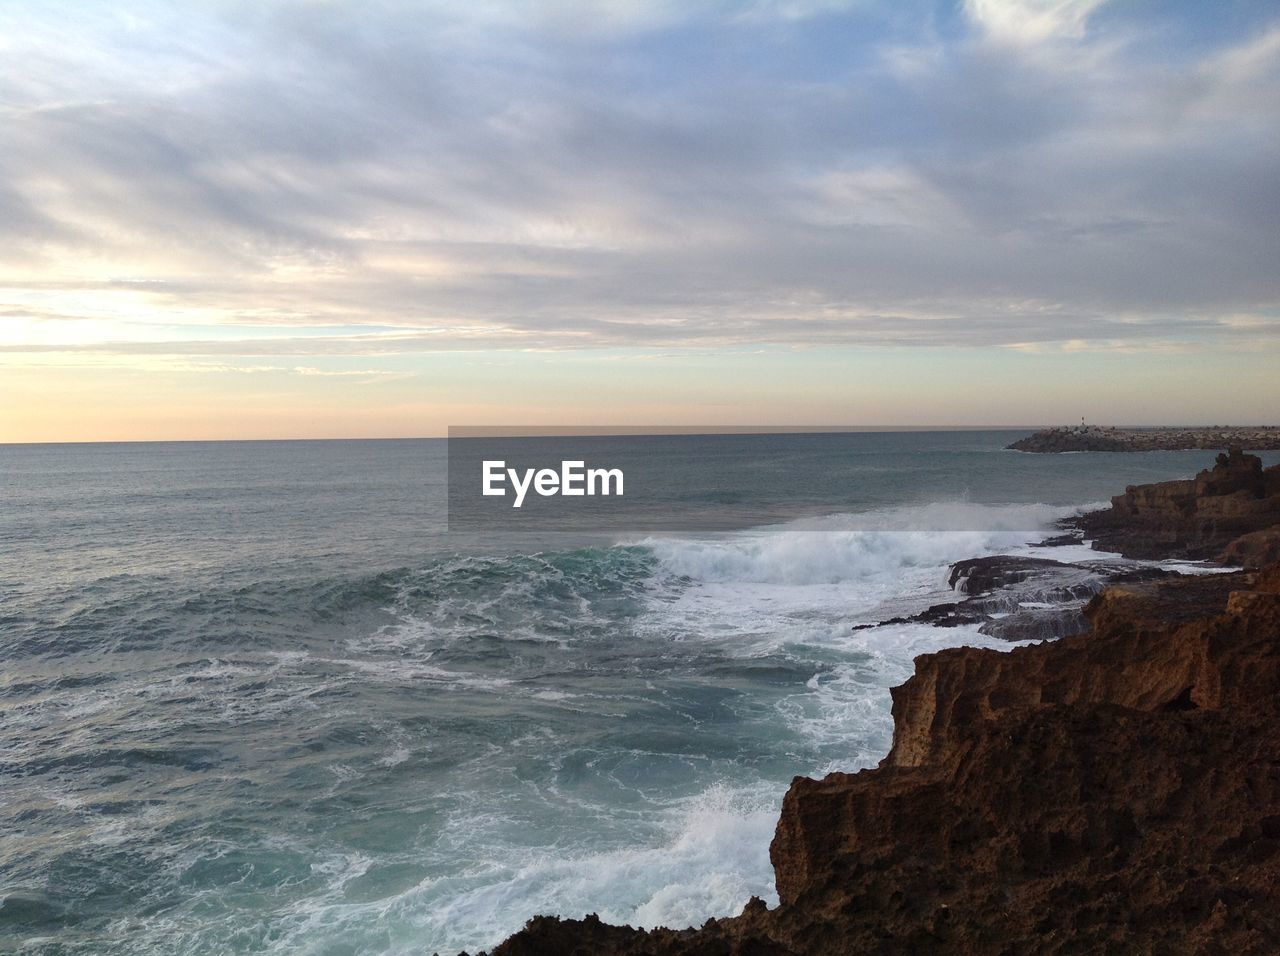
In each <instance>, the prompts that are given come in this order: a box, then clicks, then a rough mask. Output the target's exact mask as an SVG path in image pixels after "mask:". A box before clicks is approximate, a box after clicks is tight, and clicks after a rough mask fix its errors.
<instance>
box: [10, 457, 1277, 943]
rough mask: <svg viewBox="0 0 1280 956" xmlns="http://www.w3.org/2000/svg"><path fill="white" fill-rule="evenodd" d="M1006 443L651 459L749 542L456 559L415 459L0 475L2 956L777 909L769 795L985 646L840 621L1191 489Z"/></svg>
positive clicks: (565, 542)
mask: <svg viewBox="0 0 1280 956" xmlns="http://www.w3.org/2000/svg"><path fill="white" fill-rule="evenodd" d="M1014 437H1017V435H1016V434H1013V433H1009V432H949V433H948V432H936V433H924V432H915V433H873V434H855V435H807V436H765V435H757V436H734V437H732V438H723V439H721V440H719V441H718V442H717V441H711V440H706V441H701V440H698V439H691V438H689V437H685V438H682V439H678V440H677V439H672V440H671V442H672V445H671V446H670V447H669V448H668V449H667V451H668V452H669V453H670V454H672V455H676V456H678V457H679V458H680V459H681V460H682V461H683V462H684V466H683V467H686V468H693V469H697V468H699V467H705V468H706V470H707V471H706V482H705V484H706V488H707V492H708V493H707V496H706V501H705V507H724V508H728V509H731V513H732V514H735V515H738V516H739V517H740V523H741V527H737V528H736V529H734V530H729V531H724V532H717V533H714V534H712V533H706V534H693V533H690V534H683V535H682V534H662V535H649V534H634V535H628V534H626V533H624V532H616V531H615V532H610V533H608V534H606V533H603V532H600V531H596V530H593V529H592V528H591V527H589V526H584V527H580V528H575V527H573V526H572V523H571V522H570V523H568V524H567V525H566V527H565V528H564V529H562V530H561V531H558V532H556V533H546V532H541V533H537V534H535V533H532V532H528V533H514V532H513V533H509V534H504V533H502V532H500V531H498V532H485V533H482V534H481V533H470V534H467V533H461V532H457V531H455V532H454V533H449V532H448V531H447V530H446V525H445V520H444V519H445V514H444V508H445V455H446V447H445V443H444V441H443V440H423V441H385V442H355V441H344V442H279V443H277V442H246V443H174V444H139V445H40V446H0V487H2V488H3V497H2V498H0V660H2V661H3V669H2V671H0V952H6V953H7V952H16V953H24V954H47V956H52V954H94V956H113V954H120V956H123V954H148V956H150V954H184V956H196V954H236V953H274V954H316V956H319V954H325V956H337V954H389V953H404V954H424V953H431V952H433V951H439V952H441V953H452V952H456V951H457V950H459V949H462V948H469V949H471V950H472V951H473V952H474V951H475V950H476V949H477V948H481V947H485V946H490V945H492V944H494V943H496V942H497V941H499V940H500V939H502V938H503V937H504V936H505V935H507V934H508V933H510V932H512V931H514V930H516V929H518V928H519V927H520V926H521V925H522V924H523V922H524V921H525V920H526V919H528V918H529V917H530V916H532V915H534V914H535V913H558V914H562V915H566V916H580V915H582V914H584V913H588V912H597V913H599V914H600V915H601V916H602V917H603V918H605V919H608V920H614V921H621V922H628V923H632V924H637V925H645V926H651V925H658V924H664V925H673V926H685V925H696V924H699V923H701V922H702V921H704V920H705V919H706V918H707V917H710V916H721V915H727V914H731V913H734V912H737V911H738V910H739V909H740V908H741V907H742V905H743V904H744V903H745V902H746V900H747V899H748V898H749V897H750V896H751V895H753V894H754V895H759V896H762V897H764V898H765V899H766V900H769V901H771V902H772V901H773V900H774V899H776V898H775V896H774V893H773V887H772V871H771V869H770V866H769V861H768V844H769V840H770V839H771V837H772V833H773V827H774V824H775V821H776V815H777V810H778V807H779V804H780V801H781V798H782V795H783V793H784V792H785V790H786V787H787V785H788V783H789V782H790V780H791V778H792V777H793V776H794V775H796V774H819V773H822V772H824V771H827V770H830V769H835V768H839V769H845V770H851V769H857V768H862V767H870V766H874V765H875V764H876V763H877V762H878V761H879V759H880V758H881V757H882V756H883V755H884V753H885V752H886V751H887V749H888V746H889V741H890V735H891V729H892V728H891V721H890V717H889V695H888V688H889V687H891V686H893V685H895V684H898V683H901V682H902V681H903V680H905V679H906V678H907V677H908V676H909V675H910V673H911V666H912V665H911V661H912V658H913V657H914V656H915V655H917V654H920V653H924V652H927V651H931V650H935V649H938V648H941V647H945V646H952V645H955V644H960V643H965V644H975V645H982V646H992V647H998V648H1002V649H1003V648H1007V647H1008V646H1009V645H1007V644H1004V643H1003V642H994V641H991V640H989V639H987V638H985V637H983V636H981V635H979V634H977V633H976V630H974V629H972V628H958V629H947V630H937V629H932V628H928V627H923V626H890V627H879V628H872V629H868V630H860V631H852V630H850V625H852V624H855V623H862V622H868V621H876V620H880V619H883V618H887V617H891V616H893V615H896V614H901V613H905V612H910V611H914V610H919V609H922V608H923V607H925V606H927V605H929V604H931V603H935V602H936V601H938V600H944V599H946V597H947V595H948V594H949V592H948V591H947V589H946V583H945V573H946V567H947V565H948V564H949V563H950V562H952V561H955V560H958V559H960V558H965V557H972V556H975V555H980V554H984V553H996V552H1011V551H1018V550H1021V549H1025V548H1027V547H1028V546H1030V545H1031V544H1032V543H1033V542H1035V541H1037V540H1039V539H1040V538H1042V537H1043V536H1044V535H1045V534H1047V533H1048V532H1049V529H1050V528H1051V526H1052V523H1053V521H1054V520H1056V519H1057V518H1059V517H1062V516H1065V515H1067V514H1070V513H1072V512H1073V511H1075V510H1078V509H1079V508H1081V507H1085V506H1088V505H1090V504H1093V503H1097V502H1099V501H1102V500H1105V499H1106V498H1107V497H1108V496H1109V495H1111V494H1113V493H1116V492H1118V491H1120V490H1121V489H1122V488H1123V486H1124V485H1125V484H1129V483H1133V482H1139V481H1150V480H1159V479H1165V478H1173V477H1180V476H1185V475H1189V474H1192V473H1194V472H1195V471H1196V470H1198V469H1199V468H1201V467H1203V466H1204V465H1206V464H1207V463H1208V462H1209V461H1210V458H1211V456H1210V455H1209V454H1208V453H1205V452H1169V453H1149V454H1141V455H1094V454H1080V455H1058V456H1038V455H1024V454H1018V453H1013V452H1007V451H1004V450H1003V445H1005V444H1006V443H1007V442H1008V441H1010V440H1012V439H1013V438H1014ZM708 449H710V450H712V451H713V452H714V454H712V453H711V452H710V451H708ZM700 455H705V456H706V458H705V464H700V462H702V461H703V459H702V458H700V457H699V456H700ZM1277 457H1278V456H1276V455H1275V454H1272V455H1270V456H1268V463H1271V462H1273V461H1275V460H1277ZM713 463H714V467H713V466H712V464H713ZM734 509H736V510H734Z"/></svg>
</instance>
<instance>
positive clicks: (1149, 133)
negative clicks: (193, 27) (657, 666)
mask: <svg viewBox="0 0 1280 956" xmlns="http://www.w3.org/2000/svg"><path fill="white" fill-rule="evenodd" d="M788 9H790V7H789V6H788V5H786V4H783V5H771V6H769V7H762V6H760V5H756V6H754V7H752V10H753V11H754V13H753V16H754V17H755V18H757V19H758V18H759V17H760V16H769V17H778V16H781V17H784V18H785V17H786V16H787V13H786V10H788ZM796 9H799V8H796ZM822 9H823V5H821V4H818V5H805V10H802V11H801V12H802V13H803V12H812V13H815V14H816V15H821V13H822ZM246 10H247V8H234V13H231V14H227V16H226V18H225V19H223V20H217V19H216V18H214V19H213V20H211V21H210V22H209V23H208V24H207V25H206V30H207V38H208V39H210V42H211V44H212V47H213V52H210V53H207V54H205V55H204V60H203V61H202V63H201V65H200V69H199V70H198V71H196V72H195V74H193V77H190V78H188V79H187V81H186V82H184V83H182V84H177V85H175V86H174V87H173V88H166V87H165V85H164V84H157V85H156V86H155V88H148V87H145V86H142V85H139V84H138V83H137V82H136V80H135V79H133V78H131V76H130V75H123V76H116V75H113V76H109V77H103V78H101V79H100V78H99V77H98V76H96V75H95V74H94V72H93V70H88V69H86V68H85V67H84V65H83V64H77V63H76V62H61V63H59V62H57V61H56V58H55V59H50V57H52V56H53V54H50V53H49V52H48V51H45V52H43V53H41V55H40V56H39V57H35V56H34V55H33V56H32V59H31V61H30V62H29V64H28V65H29V66H30V67H31V69H33V70H37V69H38V70H52V69H55V68H57V69H60V70H62V71H63V73H64V74H72V75H78V76H79V79H80V84H81V86H80V89H79V94H80V95H79V96H77V97H70V98H68V96H67V94H68V90H67V89H66V88H65V86H66V82H67V81H66V79H65V77H64V79H63V80H62V81H60V83H61V86H60V87H59V89H58V93H59V97H60V99H59V102H57V103H51V104H50V105H49V106H47V107H46V108H41V109H32V108H29V106H25V107H23V108H22V109H18V110H16V111H13V112H11V113H10V114H9V115H8V116H7V117H6V119H7V122H6V124H5V129H4V132H0V137H2V138H3V140H4V154H5V155H4V158H3V159H0V164H2V165H0V168H2V169H3V172H4V179H5V183H6V185H5V186H0V216H3V219H2V220H0V224H2V228H3V232H4V239H5V243H4V248H3V250H0V265H3V264H4V263H6V262H7V263H8V264H9V265H10V267H11V268H12V269H19V268H26V267H27V265H28V264H30V263H33V262H37V263H38V262H39V261H40V259H41V257H42V256H43V257H45V261H46V263H47V264H48V263H53V264H55V265H56V263H57V261H59V258H60V257H66V256H68V255H75V254H76V253H78V252H80V253H91V254H98V253H103V252H106V253H110V254H111V255H113V256H115V257H116V258H119V259H122V260H124V261H125V262H126V264H128V263H133V264H134V267H133V269H132V270H131V272H130V274H131V275H135V276H138V277H151V278H155V279H158V280H161V281H160V282H158V283H156V284H155V286H154V287H151V288H150V289H149V291H150V293H151V294H152V296H153V297H154V301H155V302H156V303H157V304H160V305H166V304H168V305H173V306H181V305H184V304H186V305H190V304H203V305H207V306H210V307H215V306H220V307H225V308H226V309H227V310H228V313H229V315H230V316H231V317H232V318H235V319H236V321H242V322H244V323H246V324H271V323H276V324H280V325H283V326H288V325H295V324H299V325H300V324H349V325H353V326H403V327H406V328H410V329H413V328H416V329H419V330H420V331H415V332H406V334H405V335H403V336H401V337H400V338H398V339H394V340H392V339H387V338H383V337H370V338H362V337H355V338H351V337H344V338H327V339H322V340H316V339H314V338H309V337H307V338H297V339H290V338H288V337H287V336H285V337H283V338H282V339H280V340H279V341H276V342H275V344H272V345H268V344H264V343H262V342H261V341H258V340H255V341H237V340H235V339H234V338H233V336H234V333H233V332H229V333H228V339H227V340H225V341H223V340H220V341H217V342H209V343H203V344H201V343H194V344H193V343H177V342H173V343H167V342H159V343H148V344H146V345H145V346H135V345H132V344H130V345H127V346H126V345H119V346H113V345H110V344H106V345H102V346H95V348H103V349H106V350H110V349H114V348H120V349H131V350H143V349H153V350H154V351H158V352H163V351H164V350H166V349H174V350H180V351H181V350H186V351H189V352H190V354H215V353H216V354H308V352H307V350H308V349H312V350H316V351H317V354H319V353H321V352H323V351H325V350H330V349H331V350H334V351H340V350H342V349H350V350H352V351H355V352H360V351H362V350H367V349H375V350H378V349H384V350H389V351H412V350H414V349H423V348H430V349H435V348H449V347H452V348H476V347H505V348H521V347H552V348H568V347H575V346H604V345H608V346H616V345H627V344H637V345H679V344H688V345H694V344H703V343H718V344H733V343H749V342H761V343H778V344H790V345H797V346H804V345H808V344H815V343H822V342H843V343H864V344H886V345H892V344H906V345H912V344H964V345H974V346H983V345H1011V344H1018V343H1025V342H1050V341H1061V340H1067V339H1089V340H1096V341H1112V340H1119V339H1124V340H1138V341H1147V342H1158V341H1162V340H1168V341H1183V340H1185V339H1187V338H1189V337H1192V338H1195V337H1199V338H1205V339H1211V340H1220V341H1223V342H1230V341H1232V336H1233V333H1232V332H1231V331H1230V330H1229V329H1228V328H1227V327H1225V326H1223V325H1222V324H1221V323H1219V322H1217V321H1216V320H1214V319H1213V318H1208V319H1206V318H1203V316H1211V317H1212V316H1215V315H1226V314H1233V313H1238V312H1250V311H1258V310H1266V309H1268V308H1272V307H1274V306H1275V305H1276V304H1277V303H1278V302H1280V280H1278V279H1277V271H1276V269H1275V267H1274V266H1275V263H1276V262H1277V261H1280V233H1277V231H1276V229H1275V227H1274V224H1275V222H1276V214H1277V212H1280V173H1277V170H1280V135H1278V131H1280V106H1278V105H1277V104H1280V74H1278V72H1277V68H1276V66H1275V64H1274V63H1272V64H1271V65H1268V63H1269V61H1268V60H1267V56H1268V55H1269V54H1266V51H1265V50H1264V51H1263V53H1262V54H1260V59H1259V62H1258V64H1256V65H1254V66H1251V67H1250V68H1249V69H1248V70H1242V69H1237V70H1236V71H1235V72H1234V73H1233V72H1232V71H1231V70H1228V69H1226V68H1225V67H1222V66H1221V64H1220V63H1219V62H1218V61H1216V60H1214V59H1213V57H1214V56H1215V55H1207V56H1206V55H1205V54H1202V53H1201V54H1194V55H1193V54H1191V53H1187V54H1185V58H1184V60H1183V61H1181V62H1176V63H1170V64H1161V63H1157V62H1151V61H1149V60H1145V59H1143V58H1142V57H1140V56H1138V55H1137V54H1136V53H1134V52H1133V51H1132V50H1131V49H1129V48H1128V47H1126V46H1124V45H1115V44H1112V45H1107V46H1104V45H1102V44H1100V43H1095V42H1094V41H1092V40H1090V39H1085V40H1083V41H1080V44H1079V48H1078V51H1077V54H1076V55H1075V56H1074V57H1073V56H1071V55H1069V54H1061V55H1059V56H1058V58H1057V59H1048V60H1045V59H1041V60H1036V59H1034V58H1028V56H1026V55H1024V54H1022V53H1019V52H1016V51H1009V50H1003V49H999V48H993V47H991V46H990V45H988V44H985V43H983V42H981V39H980V38H979V37H976V36H975V37H968V38H965V37H960V38H958V39H956V40H954V41H952V42H950V43H949V44H948V45H947V46H946V48H945V50H944V51H943V52H942V53H941V54H940V55H938V56H932V57H926V58H924V59H923V62H924V64H925V65H924V66H923V67H922V68H921V69H920V70H919V71H917V72H915V73H913V74H911V75H910V76H904V75H901V74H900V73H898V72H895V70H894V69H893V67H892V64H891V63H889V62H887V61H886V60H885V59H884V58H880V57H874V56H871V57H862V58H853V57H850V59H849V61H848V62H839V61H833V62H832V63H830V64H829V65H828V67H827V69H826V77H825V79H824V80H822V81H820V82H819V81H815V80H813V79H808V78H807V79H798V78H797V79H791V78H789V77H787V76H779V75H778V74H777V73H776V72H774V71H771V70H770V69H768V67H767V65H762V66H760V67H759V68H758V69H755V70H752V69H745V70H744V71H743V72H741V73H738V74H733V75H730V76H727V77H721V78H720V79H718V80H715V81H708V80H707V79H705V78H704V77H701V76H695V75H689V76H683V75H679V74H676V75H661V76H652V75H646V74H645V71H644V67H645V64H646V63H648V62H649V60H647V59H646V51H647V50H651V48H650V47H644V46H640V47H637V46H636V45H635V44H636V43H637V42H638V41H636V40H635V39H634V37H628V36H627V35H626V29H625V23H622V22H621V21H619V23H618V24H615V25H614V27H611V29H610V30H609V31H605V32H604V33H601V34H596V35H593V36H591V37H587V38H575V39H574V40H573V41H572V42H570V41H569V40H568V39H566V38H565V37H564V35H563V33H562V31H563V21H556V22H555V23H551V24H550V25H548V24H542V25H541V26H540V27H538V28H537V29H535V28H534V27H531V26H529V25H528V24H521V23H520V22H512V21H511V19H510V18H509V17H493V18H491V19H489V20H483V21H481V22H479V23H478V24H477V23H474V22H470V21H467V20H466V18H465V17H464V16H463V15H461V14H450V15H449V16H442V17H439V18H437V19H434V20H433V19H431V18H429V17H427V16H426V15H424V14H422V13H420V12H416V13H415V12H412V11H411V10H410V8H409V7H408V6H405V5H398V4H375V5H371V6H368V7H363V6H362V7H357V6H355V5H344V4H326V5H314V4H275V5H265V6H263V7H261V8H258V9H257V12H256V13H254V14H252V15H250V14H248V13H247V12H246ZM739 12H741V11H739ZM718 16H720V17H721V18H722V19H724V18H728V19H732V16H730V12H729V11H727V10H722V11H720V13H719V14H718ZM687 19H688V15H681V16H676V15H671V16H667V17H665V18H662V17H658V18H656V19H653V20H652V21H651V22H646V23H645V24H643V32H644V35H645V36H646V37H649V39H646V40H645V41H644V42H645V43H660V42H661V38H659V39H656V40H655V39H652V38H651V36H652V33H653V31H659V32H660V31H662V30H668V31H678V30H680V29H681V28H682V25H683V26H687V23H685V21H687ZM740 19H741V18H740ZM745 20H746V21H751V20H752V17H747V18H745ZM773 23H774V25H772V26H770V27H769V29H771V30H777V29H781V28H779V27H777V26H776V21H774V22H773ZM636 29H637V30H639V29H640V27H636ZM734 29H735V30H749V29H751V24H750V22H747V23H746V25H742V24H739V25H738V26H735V27H734ZM743 36H746V35H745V34H743ZM181 39H182V38H178V39H176V40H173V42H174V43H177V44H179V46H180V47H181V48H183V49H185V47H184V46H182V44H181V43H180V40H181ZM748 39H750V38H749V37H748ZM156 42H157V43H162V42H163V38H158V39H157V41H156ZM671 42H676V41H675V40H672V41H671ZM683 42H691V41H689V40H688V39H687V38H686V39H685V40H684V41H683ZM743 42H746V40H744V41H743ZM757 42H759V43H760V44H762V45H765V44H767V43H769V42H772V41H771V40H769V39H768V38H766V37H759V38H757ZM886 42H887V41H886ZM895 42H896V41H895ZM936 42H937V41H936V40H935V39H929V38H923V37H922V38H921V40H920V43H921V44H925V43H936ZM714 54H715V51H714V50H711V49H708V50H707V51H706V55H707V56H712V55H714ZM685 59H686V60H687V59H688V58H687V57H686V58H685ZM661 62H663V63H664V64H666V63H667V62H668V61H667V60H665V59H664V60H662V61H661ZM1215 64H1216V65H1215ZM94 69H105V67H102V66H101V65H95V66H94ZM1215 71H1216V72H1215ZM1187 77H1191V79H1190V80H1188V79H1187ZM54 85H57V84H54V83H53V81H49V82H41V80H40V77H38V76H37V77H28V78H27V80H26V82H25V86H24V90H25V93H24V97H25V99H26V100H29V99H30V98H32V97H36V98H38V95H39V93H40V91H41V90H48V89H50V88H52V87H53V86H54ZM1206 104H1208V106H1207V105H1206ZM1210 106H1211V108H1209V107H1210ZM877 168H882V169H885V170H889V171H900V172H901V173H902V175H901V176H900V177H899V178H898V179H894V178H893V177H892V176H886V177H885V179H884V181H883V182H879V183H877V181H875V180H874V179H873V180H871V184H870V185H867V186H860V187H859V189H858V190H855V191H854V192H852V193H850V194H849V195H850V196H851V197H852V198H849V199H848V200H847V201H848V202H849V203H850V204H851V207H852V208H851V209H850V210H848V211H847V215H846V214H844V213H842V214H841V215H839V216H837V215H823V214H822V213H823V212H824V205H825V206H829V205H830V203H831V202H832V201H833V200H832V198H831V197H830V196H829V195H828V194H826V193H824V192H823V187H822V183H823V182H824V179H823V177H824V176H827V177H829V176H833V175H835V176H838V175H841V174H846V173H852V174H859V173H863V172H865V171H867V170H869V169H872V170H873V169H877ZM37 179H38V180H40V181H42V182H45V183H47V182H48V181H51V180H52V181H56V183H58V184H59V186H60V189H61V190H62V192H61V195H60V198H59V197H58V196H55V197H54V198H50V194H49V192H48V191H47V190H41V189H28V190H27V191H26V192H23V189H22V187H21V186H19V187H17V188H16V189H15V187H14V186H13V185H12V184H14V183H18V184H22V183H29V182H31V181H33V180H37ZM899 182H901V183H903V184H906V185H902V186H899V185H895V183H899ZM895 189H898V190H901V192H900V193H899V194H896V195H895V194H894V193H893V190H895ZM876 190H880V191H881V193H880V194H877V193H876V192H875V191H876ZM922 197H923V198H922ZM925 199H927V200H928V201H927V202H925ZM930 203H932V204H935V205H936V206H937V207H938V208H937V209H936V210H935V209H934V206H933V205H929V204H930ZM868 204H870V205H872V206H877V208H883V209H904V210H905V211H904V212H903V214H902V217H901V221H889V222H884V221H874V217H872V220H870V221H869V220H867V218H866V217H865V216H862V217H861V218H860V217H859V214H858V213H859V210H860V209H862V208H864V207H866V206H867V205H868ZM877 204H878V205H877ZM904 204H905V205H904ZM944 209H945V214H944V213H943V211H942V210H944ZM825 211H826V212H830V209H829V208H828V209H825ZM289 265H298V266H301V267H303V268H304V269H310V270H312V273H314V274H312V273H305V274H304V277H303V278H301V279H299V280H297V282H296V283H294V284H290V283H288V282H282V281H281V280H280V278H279V275H280V269H281V267H282V266H289ZM320 278H323V281H320ZM107 291H109V287H108V290H107ZM1028 302H1031V303H1036V304H1037V308H1026V307H1023V306H1022V305H1020V304H1022V303H1028ZM832 313H836V314H841V315H843V316H844V317H843V318H839V319H836V320H831V319H827V318H820V317H821V316H825V315H829V314H832ZM921 314H925V315H930V316H937V317H938V318H936V319H930V320H928V321H927V322H925V321H922V320H920V319H918V318H915V316H918V315H921ZM1134 316H1136V317H1138V318H1139V319H1141V321H1140V322H1138V323H1134V322H1132V321H1129V318H1131V317H1134ZM1122 318H1123V320H1122ZM467 327H476V328H486V329H490V330H494V331H492V332H491V333H487V334H484V335H472V334H468V333H465V332H457V331H454V332H450V333H449V334H448V335H444V334H442V333H440V332H438V331H429V330H424V329H430V328H434V329H439V330H449V329H458V328H467ZM201 349H208V350H209V351H208V352H202V351H201ZM237 349H239V350H242V351H240V352H236V350H237ZM257 349H277V350H279V351H278V352H276V353H268V352H258V351H255V350H257ZM294 349H296V350H297V351H292V350H294Z"/></svg>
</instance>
